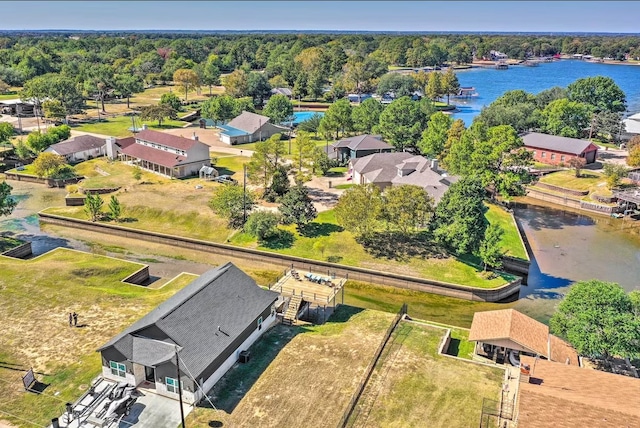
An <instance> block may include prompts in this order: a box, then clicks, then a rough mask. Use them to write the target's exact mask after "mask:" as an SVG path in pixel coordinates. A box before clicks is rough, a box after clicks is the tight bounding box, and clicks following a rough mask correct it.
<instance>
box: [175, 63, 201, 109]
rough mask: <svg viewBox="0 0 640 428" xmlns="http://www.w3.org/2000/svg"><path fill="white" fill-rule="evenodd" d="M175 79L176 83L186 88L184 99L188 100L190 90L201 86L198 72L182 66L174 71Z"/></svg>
mask: <svg viewBox="0 0 640 428" xmlns="http://www.w3.org/2000/svg"><path fill="white" fill-rule="evenodd" d="M173 81H174V82H175V83H176V85H178V86H180V87H181V88H183V89H184V100H185V101H187V100H188V97H187V95H188V94H189V91H192V90H194V89H196V88H198V87H199V86H200V78H199V77H198V74H197V73H196V72H195V71H193V70H190V69H188V68H180V69H178V70H176V71H175V72H174V73H173Z"/></svg>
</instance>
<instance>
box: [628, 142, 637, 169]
mask: <svg viewBox="0 0 640 428" xmlns="http://www.w3.org/2000/svg"><path fill="white" fill-rule="evenodd" d="M627 165H629V166H633V167H637V166H640V145H635V146H633V147H631V148H630V149H629V156H628V157H627Z"/></svg>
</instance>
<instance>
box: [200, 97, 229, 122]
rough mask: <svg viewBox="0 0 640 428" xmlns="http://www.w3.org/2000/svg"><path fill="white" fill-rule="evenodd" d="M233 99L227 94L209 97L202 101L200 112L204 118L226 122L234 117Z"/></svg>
mask: <svg viewBox="0 0 640 428" xmlns="http://www.w3.org/2000/svg"><path fill="white" fill-rule="evenodd" d="M235 107H236V102H235V100H234V99H233V98H232V97H230V96H229V95H221V96H219V97H213V98H209V99H208V100H207V101H205V102H204V103H202V108H201V114H202V117H204V118H206V119H212V120H214V121H215V122H216V123H217V122H227V121H229V120H231V119H233V118H234V117H235V114H234V113H235Z"/></svg>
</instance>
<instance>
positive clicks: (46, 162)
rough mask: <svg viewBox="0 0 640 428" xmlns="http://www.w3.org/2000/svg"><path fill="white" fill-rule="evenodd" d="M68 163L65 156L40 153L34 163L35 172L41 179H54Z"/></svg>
mask: <svg viewBox="0 0 640 428" xmlns="http://www.w3.org/2000/svg"><path fill="white" fill-rule="evenodd" d="M66 164H67V161H66V160H65V158H64V157H63V156H60V155H57V154H55V153H40V154H39V155H38V157H37V158H36V160H35V161H33V171H34V172H35V173H36V175H37V176H38V177H40V178H43V177H44V178H52V177H54V176H55V175H56V174H57V173H58V171H59V170H60V168H62V167H63V166H65V165H66Z"/></svg>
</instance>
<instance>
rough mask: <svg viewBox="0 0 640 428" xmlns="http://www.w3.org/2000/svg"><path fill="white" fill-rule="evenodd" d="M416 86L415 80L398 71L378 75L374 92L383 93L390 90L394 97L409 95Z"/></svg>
mask: <svg viewBox="0 0 640 428" xmlns="http://www.w3.org/2000/svg"><path fill="white" fill-rule="evenodd" d="M415 88H416V81H415V80H414V79H413V78H412V77H411V76H406V75H402V74H399V73H387V74H385V75H384V76H382V77H380V80H379V81H378V87H377V89H376V93H377V94H379V95H384V94H386V93H388V92H392V93H394V94H395V96H396V97H405V96H407V95H411V94H412V93H413V91H414V90H415Z"/></svg>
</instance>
